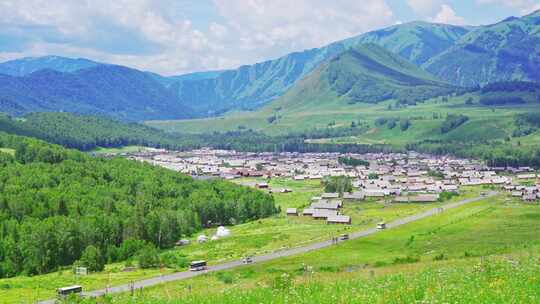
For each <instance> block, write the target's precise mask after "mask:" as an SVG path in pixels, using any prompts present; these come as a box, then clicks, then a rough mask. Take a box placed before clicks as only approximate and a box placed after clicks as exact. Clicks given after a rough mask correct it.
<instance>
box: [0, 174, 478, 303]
mask: <svg viewBox="0 0 540 304" xmlns="http://www.w3.org/2000/svg"><path fill="white" fill-rule="evenodd" d="M255 181H257V180H256V179H246V178H245V179H240V180H237V181H236V182H238V183H242V184H246V183H248V184H249V183H253V182H255ZM270 186H271V187H273V188H290V189H292V190H293V191H292V193H274V197H275V199H276V205H277V206H279V207H280V208H281V210H282V213H281V214H280V215H279V216H275V217H271V218H267V219H261V220H258V221H255V222H251V223H246V224H241V225H236V226H233V227H230V230H231V236H230V237H227V238H223V239H220V240H218V241H212V242H207V243H202V244H197V243H196V237H197V235H199V234H197V235H194V236H193V237H192V238H191V241H192V243H193V244H192V245H189V246H185V247H180V248H178V249H175V250H171V251H170V252H171V253H172V254H174V255H177V256H179V257H183V258H185V259H186V260H188V261H193V260H200V259H203V260H208V261H209V263H210V264H211V265H212V264H218V263H223V262H226V261H230V260H235V259H240V258H242V257H244V256H250V255H261V254H267V253H271V252H274V251H276V250H281V249H285V248H292V247H298V246H302V245H306V244H310V243H314V242H318V241H323V240H328V239H330V238H332V237H336V236H339V235H341V234H343V233H350V232H353V231H359V230H364V229H367V228H371V227H373V226H375V224H376V223H377V222H380V221H387V222H388V221H391V220H394V219H396V218H402V217H406V216H409V215H413V214H417V213H419V212H421V211H423V210H428V209H432V208H434V207H437V206H441V205H442V204H448V203H451V202H456V201H459V200H462V199H466V198H471V197H476V196H478V195H479V193H480V192H481V191H482V190H481V189H479V188H466V189H465V190H464V191H463V192H462V194H461V195H460V196H458V197H454V198H452V199H451V200H449V201H447V202H445V203H429V204H388V203H387V202H385V201H377V200H368V201H364V202H360V203H347V204H346V205H345V208H344V212H345V213H346V214H348V215H350V216H351V218H352V223H353V224H352V225H350V226H342V225H327V224H326V223H325V222H324V221H317V220H313V219H311V218H306V217H287V216H285V210H286V208H290V207H292V208H302V207H305V206H307V205H309V202H310V199H311V197H313V196H317V195H319V194H321V193H322V192H323V187H322V185H321V183H320V181H310V180H304V181H292V180H288V179H272V180H271V182H270ZM202 233H204V234H206V235H213V234H214V233H215V229H208V230H206V231H203V232H202ZM202 233H201V234H202ZM135 264H136V261H133V262H126V263H117V264H110V265H108V266H107V267H106V269H105V271H104V272H101V273H92V274H90V275H88V276H76V275H74V274H73V273H72V270H71V268H69V269H65V270H63V271H60V272H56V273H51V274H47V275H40V276H34V277H24V276H21V277H16V278H11V279H2V280H0V298H1V299H3V300H4V301H6V303H29V302H34V301H36V300H42V299H48V298H51V297H54V294H55V290H56V288H59V287H63V286H68V285H72V284H80V285H82V286H84V288H85V290H95V289H101V288H105V287H107V286H115V285H119V284H125V283H129V282H131V281H133V280H140V279H144V278H149V277H152V276H157V275H160V274H167V273H172V272H175V271H182V270H185V269H186V268H185V266H184V267H182V266H179V267H178V268H176V269H168V268H163V269H151V270H142V269H137V268H135V269H134V270H131V269H130V268H127V269H129V270H130V271H127V272H126V271H125V270H126V267H131V266H136V265H135Z"/></svg>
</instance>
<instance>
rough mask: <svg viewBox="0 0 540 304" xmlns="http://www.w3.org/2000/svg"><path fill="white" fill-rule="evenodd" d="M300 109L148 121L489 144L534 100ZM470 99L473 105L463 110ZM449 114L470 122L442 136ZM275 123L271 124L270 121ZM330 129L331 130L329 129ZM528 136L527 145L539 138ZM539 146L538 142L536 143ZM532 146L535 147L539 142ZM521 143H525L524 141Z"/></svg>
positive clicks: (337, 102) (400, 141)
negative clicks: (403, 122)
mask: <svg viewBox="0 0 540 304" xmlns="http://www.w3.org/2000/svg"><path fill="white" fill-rule="evenodd" d="M306 96H308V97H306V101H305V102H303V103H293V104H288V102H289V101H288V99H287V95H286V96H284V98H283V99H280V100H277V101H276V102H274V103H272V104H270V105H268V106H266V107H265V108H262V109H261V110H258V111H255V112H235V113H230V114H227V115H226V116H224V117H216V118H208V119H197V120H181V121H151V122H147V123H148V124H149V125H151V126H154V127H157V128H160V129H164V130H167V131H171V132H187V133H204V132H209V131H217V132H223V131H231V130H239V129H245V128H250V129H253V130H257V131H261V132H264V133H267V134H271V135H276V134H287V133H291V132H302V131H308V130H313V129H321V128H336V127H348V126H350V125H351V123H352V122H353V121H354V122H356V123H358V122H363V123H367V124H369V126H370V128H369V129H368V130H367V131H366V132H365V133H363V134H361V135H359V136H356V137H353V138H337V139H336V138H334V139H322V140H320V141H323V142H330V141H334V142H341V143H344V142H351V143H367V144H372V143H388V144H393V145H400V146H402V145H404V144H406V143H409V142H414V141H418V140H423V139H453V140H460V139H467V140H471V139H474V140H489V139H504V138H506V137H507V136H509V135H511V134H512V132H513V130H514V129H515V124H514V121H515V115H516V114H518V113H527V112H538V111H539V110H540V109H539V107H538V104H537V103H536V98H537V96H536V94H524V95H523V98H524V99H525V100H527V101H529V102H530V103H528V104H524V105H507V106H497V107H488V106H481V105H479V104H478V100H479V98H480V96H479V95H478V94H476V93H471V94H465V95H464V96H458V97H450V98H449V99H448V101H447V102H446V101H443V99H442V98H433V99H430V100H428V101H426V102H424V103H418V104H417V105H416V106H407V107H404V108H396V107H395V101H386V102H382V103H378V104H368V103H355V104H349V103H348V102H347V101H346V100H343V99H342V98H338V97H336V96H313V98H311V97H309V96H310V94H309V93H307V94H306ZM469 98H472V100H473V104H472V105H467V104H465V102H466V100H467V99H469ZM447 114H464V115H467V116H468V117H469V121H468V122H466V123H465V124H463V125H461V126H460V127H458V128H456V129H455V130H452V131H450V132H448V133H446V134H441V132H440V126H441V124H442V123H443V121H444V119H445V117H446V115H447ZM274 116H275V117H276V118H277V119H276V120H275V121H273V122H272V123H270V122H269V120H268V118H269V117H274ZM381 117H384V118H400V119H409V120H410V121H411V123H412V125H411V127H410V128H409V129H407V130H406V131H402V130H401V129H400V128H399V126H398V127H396V128H393V129H389V128H388V127H387V126H377V125H375V120H376V119H377V118H381ZM329 125H331V126H329ZM537 137H538V136H537V135H536V134H533V135H529V136H528V137H527V141H530V140H533V139H534V138H537ZM539 140H540V139H539ZM539 140H536V141H539ZM522 141H523V142H525V140H522Z"/></svg>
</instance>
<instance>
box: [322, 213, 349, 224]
mask: <svg viewBox="0 0 540 304" xmlns="http://www.w3.org/2000/svg"><path fill="white" fill-rule="evenodd" d="M326 223H327V224H345V225H350V224H351V217H350V216H348V215H332V216H329V217H328V218H327V219H326Z"/></svg>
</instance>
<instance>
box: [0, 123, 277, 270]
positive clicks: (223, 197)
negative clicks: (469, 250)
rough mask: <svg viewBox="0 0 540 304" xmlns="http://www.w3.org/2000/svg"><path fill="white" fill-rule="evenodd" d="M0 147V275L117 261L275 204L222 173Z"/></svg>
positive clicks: (46, 148) (24, 146)
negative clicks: (188, 172) (85, 258)
mask: <svg viewBox="0 0 540 304" xmlns="http://www.w3.org/2000/svg"><path fill="white" fill-rule="evenodd" d="M0 148H1V149H2V150H1V151H14V153H13V155H11V154H9V153H4V152H0V167H1V170H0V277H9V276H14V275H18V274H27V275H32V274H38V273H46V272H49V271H52V270H55V269H57V268H58V267H60V266H65V265H71V264H73V263H74V262H75V261H77V260H79V259H80V258H81V256H82V255H83V253H84V254H85V255H94V256H97V257H99V258H98V260H102V261H110V262H114V261H120V260H124V259H127V258H130V257H131V256H133V255H136V254H138V253H139V251H140V250H142V249H143V248H145V250H148V248H150V247H149V246H151V247H153V246H155V247H158V248H167V247H171V246H173V245H174V243H175V242H176V241H177V240H178V239H179V238H180V237H182V236H188V235H191V234H192V233H194V232H196V231H198V230H199V229H201V228H203V227H206V226H213V225H217V224H231V223H242V222H246V221H250V220H255V219H258V218H261V217H267V216H270V215H272V214H274V213H275V212H277V210H276V207H275V205H274V201H273V198H272V197H271V196H269V195H267V194H264V193H262V192H259V191H257V190H253V189H250V188H247V187H242V186H237V185H233V184H231V183H228V182H224V181H218V180H215V181H195V180H193V179H192V178H190V177H187V176H184V175H182V174H178V173H175V172H173V171H169V170H166V169H162V168H157V167H153V166H151V165H148V164H142V163H137V162H132V161H128V160H124V159H112V160H105V159H99V158H92V157H89V156H86V155H85V154H83V153H80V152H77V151H74V150H66V149H64V148H61V147H59V146H55V145H49V144H46V143H44V142H42V141H39V140H34V139H29V138H23V137H18V136H12V135H7V134H5V133H0Z"/></svg>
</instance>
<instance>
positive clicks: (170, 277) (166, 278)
mask: <svg viewBox="0 0 540 304" xmlns="http://www.w3.org/2000/svg"><path fill="white" fill-rule="evenodd" d="M496 194H497V192H495V191H492V192H489V193H487V195H486V196H483V197H475V198H470V199H466V200H462V201H459V202H456V203H452V204H447V205H445V206H441V207H438V208H433V209H430V210H427V211H424V212H422V213H418V214H415V215H411V216H408V217H405V218H401V219H397V220H395V221H392V222H389V223H387V224H386V227H387V228H388V229H390V228H395V227H398V226H401V225H405V224H408V223H411V222H414V221H418V220H420V219H423V218H426V217H430V216H433V215H436V214H439V213H441V212H444V211H445V210H449V209H453V208H456V207H459V206H463V205H465V204H469V203H472V202H476V201H479V200H482V199H484V198H487V197H492V196H494V195H496ZM379 231H380V230H379V229H376V228H371V229H367V230H363V231H358V232H353V233H350V234H349V238H350V239H358V238H362V237H366V236H368V235H372V234H374V233H377V232H379ZM340 242H343V241H339V242H338V243H340ZM335 244H336V243H335V242H333V241H332V240H328V241H323V242H319V243H313V244H310V245H306V246H302V247H297V248H291V249H286V250H282V251H277V252H273V253H269V254H265V255H260V256H255V257H253V258H252V259H253V263H261V262H265V261H270V260H274V259H278V258H281V257H288V256H292V255H297V254H301V253H306V252H310V251H313V250H318V249H322V248H326V247H330V246H332V245H335ZM242 265H243V264H242V261H240V260H236V261H231V262H227V263H223V264H219V265H214V266H208V269H207V270H205V271H199V272H191V271H184V272H176V273H172V274H167V275H162V276H159V277H154V278H150V279H146V280H141V281H137V282H134V283H133V285H131V284H125V285H119V286H115V287H111V288H108V289H100V290H95V291H88V292H84V293H83V296H85V297H98V296H102V295H105V294H111V293H122V292H129V291H131V290H132V289H134V290H137V289H140V288H144V287H150V286H154V285H157V284H161V283H165V282H172V281H178V280H185V279H189V278H192V277H195V276H199V275H202V274H204V273H208V272H214V271H220V270H225V269H231V268H236V267H239V266H242ZM40 303H42V304H53V303H55V300H47V301H42V302H40Z"/></svg>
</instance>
